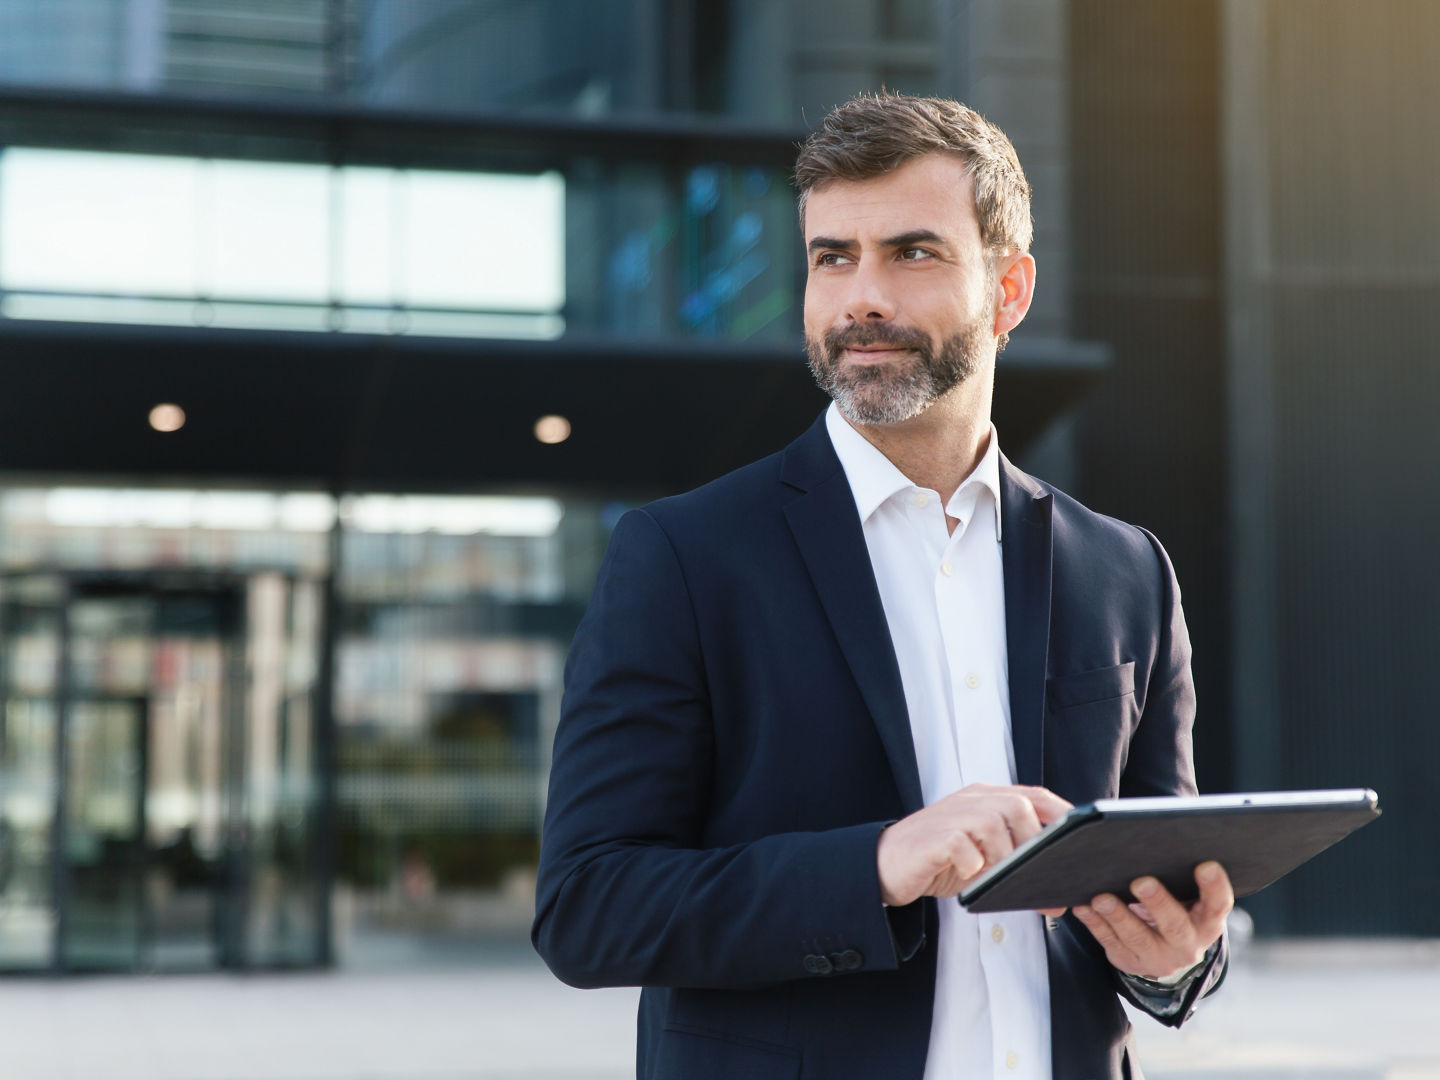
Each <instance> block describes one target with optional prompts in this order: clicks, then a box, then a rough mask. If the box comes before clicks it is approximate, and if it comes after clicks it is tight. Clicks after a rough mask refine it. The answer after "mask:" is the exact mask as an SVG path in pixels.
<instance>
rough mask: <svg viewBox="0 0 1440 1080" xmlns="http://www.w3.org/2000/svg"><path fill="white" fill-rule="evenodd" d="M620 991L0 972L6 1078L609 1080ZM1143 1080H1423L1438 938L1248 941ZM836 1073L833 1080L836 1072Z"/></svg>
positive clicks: (318, 978) (466, 971) (504, 970)
mask: <svg viewBox="0 0 1440 1080" xmlns="http://www.w3.org/2000/svg"><path fill="white" fill-rule="evenodd" d="M634 1000H635V993H634V991H629V990H606V991H577V990H571V989H569V988H567V987H565V986H562V985H560V984H559V983H557V982H555V981H554V980H553V979H552V978H551V977H550V976H549V975H548V973H546V972H545V971H544V969H543V968H541V967H540V966H539V964H538V962H536V961H533V960H531V959H530V958H529V957H528V955H527V954H525V953H523V952H521V951H519V950H518V949H517V950H509V951H505V952H501V953H498V954H492V956H491V959H490V960H489V962H487V963H485V964H483V965H481V964H468V963H467V964H465V965H463V966H455V967H451V968H448V969H444V970H431V971H423V972H422V971H415V970H410V971H389V972H385V971H339V972H333V973H321V974H304V975H252V976H228V975H208V976H185V977H180V976H173V977H159V978H91V979H76V980H69V981H50V980H37V979H11V980H0V1077H4V1078H5V1080H102V1078H103V1080H501V1078H504V1080H510V1078H514V1080H619V1078H621V1077H627V1076H632V1075H633V1072H632V1071H631V1062H632V1053H633V1049H632V1047H633V1037H634ZM1140 1045H1141V1053H1142V1061H1143V1062H1144V1064H1145V1067H1146V1071H1147V1074H1148V1075H1149V1077H1150V1078H1151V1080H1282V1078H1283V1080H1299V1078H1302V1077H1304V1078H1311V1077H1313V1078H1316V1080H1360V1078H1364V1080H1382V1078H1383V1080H1440V942H1363V941H1351V942H1329V943H1306V944H1290V945H1271V946H1250V947H1249V948H1247V949H1244V950H1242V952H1241V954H1240V956H1239V958H1238V960H1237V963H1236V965H1235V967H1234V969H1233V970H1232V973H1231V976H1230V981H1229V982H1228V983H1227V985H1226V986H1225V988H1224V989H1223V990H1222V992H1221V994H1220V996H1218V997H1217V998H1215V999H1212V1000H1211V1001H1210V1002H1207V1003H1206V1005H1205V1006H1204V1007H1203V1010H1202V1012H1201V1014H1200V1015H1199V1016H1197V1017H1196V1018H1195V1020H1194V1021H1193V1022H1192V1023H1191V1024H1190V1025H1188V1026H1187V1027H1186V1028H1185V1029H1184V1030H1183V1031H1181V1032H1178V1033H1177V1032H1170V1031H1167V1030H1164V1029H1161V1028H1159V1027H1158V1026H1156V1025H1154V1024H1153V1023H1152V1022H1149V1021H1145V1022H1144V1026H1143V1027H1142V1028H1141V1035H1140ZM837 1080H840V1078H837Z"/></svg>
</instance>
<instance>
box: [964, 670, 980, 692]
mask: <svg viewBox="0 0 1440 1080" xmlns="http://www.w3.org/2000/svg"><path fill="white" fill-rule="evenodd" d="M965 685H966V686H968V687H969V688H970V689H971V690H974V689H975V688H976V687H977V686H979V685H980V676H979V675H976V674H975V673H974V672H973V671H972V672H971V673H970V674H969V675H966V676H965Z"/></svg>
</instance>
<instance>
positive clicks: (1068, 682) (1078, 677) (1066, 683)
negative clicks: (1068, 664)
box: [1046, 660, 1135, 711]
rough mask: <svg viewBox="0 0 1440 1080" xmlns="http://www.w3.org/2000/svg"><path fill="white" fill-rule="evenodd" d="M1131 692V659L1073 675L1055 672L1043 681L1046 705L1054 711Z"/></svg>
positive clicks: (1133, 687) (1111, 698)
mask: <svg viewBox="0 0 1440 1080" xmlns="http://www.w3.org/2000/svg"><path fill="white" fill-rule="evenodd" d="M1133 693H1135V661H1133V660H1127V661H1125V663H1123V664H1117V665H1116V666H1115V667H1107V668H1096V669H1095V670H1093V671H1081V672H1077V673H1075V674H1074V675H1059V676H1056V677H1054V678H1052V679H1050V680H1049V681H1048V683H1047V685H1046V695H1047V697H1048V698H1049V700H1050V708H1051V709H1052V710H1055V711H1058V710H1060V709H1069V708H1072V707H1074V706H1076V705H1089V704H1091V703H1093V702H1097V701H1111V700H1113V699H1115V698H1122V697H1125V696H1126V695H1127V694H1133Z"/></svg>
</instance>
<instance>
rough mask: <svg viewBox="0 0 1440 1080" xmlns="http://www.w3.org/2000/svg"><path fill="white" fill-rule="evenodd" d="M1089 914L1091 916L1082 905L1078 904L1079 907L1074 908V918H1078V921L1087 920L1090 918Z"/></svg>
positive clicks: (1087, 909) (1088, 910)
mask: <svg viewBox="0 0 1440 1080" xmlns="http://www.w3.org/2000/svg"><path fill="white" fill-rule="evenodd" d="M1091 914H1092V913H1091V911H1090V909H1089V908H1088V907H1086V906H1085V905H1084V904H1080V905H1079V906H1077V907H1076V908H1075V916H1076V917H1077V918H1080V919H1088V918H1090V915H1091Z"/></svg>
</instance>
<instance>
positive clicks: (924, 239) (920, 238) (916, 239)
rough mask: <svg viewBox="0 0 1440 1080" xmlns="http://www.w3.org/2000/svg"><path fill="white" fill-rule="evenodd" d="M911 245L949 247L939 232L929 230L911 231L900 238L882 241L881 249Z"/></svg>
mask: <svg viewBox="0 0 1440 1080" xmlns="http://www.w3.org/2000/svg"><path fill="white" fill-rule="evenodd" d="M911 244H939V245H940V246H941V247H949V246H950V245H949V244H947V243H946V242H945V238H944V237H943V236H941V235H940V234H939V233H937V232H931V231H930V230H929V229H911V230H910V231H909V232H903V233H901V234H900V235H899V236H891V237H888V238H887V239H884V240H881V241H880V246H881V247H888V248H900V247H909V246H910V245H911Z"/></svg>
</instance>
